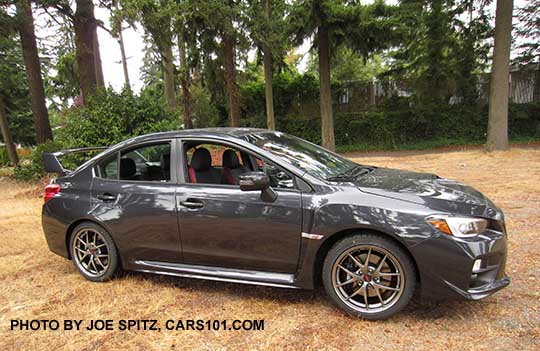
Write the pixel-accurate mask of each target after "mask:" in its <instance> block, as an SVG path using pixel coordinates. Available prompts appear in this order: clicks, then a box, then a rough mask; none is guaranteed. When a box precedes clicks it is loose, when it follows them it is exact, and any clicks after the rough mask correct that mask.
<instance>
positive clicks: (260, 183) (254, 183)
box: [239, 172, 277, 202]
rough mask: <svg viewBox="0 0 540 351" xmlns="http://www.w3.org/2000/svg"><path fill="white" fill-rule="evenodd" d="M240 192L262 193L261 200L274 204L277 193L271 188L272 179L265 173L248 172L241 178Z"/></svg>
mask: <svg viewBox="0 0 540 351" xmlns="http://www.w3.org/2000/svg"><path fill="white" fill-rule="evenodd" d="M239 180H240V181H239V184H240V190H242V191H255V190H260V191H261V199H262V200H263V201H265V202H274V201H275V200H276V198H277V193H276V192H275V191H274V189H272V188H271V187H270V178H269V177H268V176H267V175H266V173H264V172H248V173H245V174H242V175H241V176H240V177H239Z"/></svg>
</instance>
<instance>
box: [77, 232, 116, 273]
mask: <svg viewBox="0 0 540 351" xmlns="http://www.w3.org/2000/svg"><path fill="white" fill-rule="evenodd" d="M69 246H70V252H71V259H72V260H73V264H74V265H75V268H77V270H78V271H79V273H81V275H82V276H83V277H85V278H86V279H88V280H91V281H94V282H103V281H107V280H110V279H112V278H113V277H114V274H115V273H116V272H117V270H118V252H117V250H116V246H115V245H114V242H113V239H112V238H111V236H110V235H109V233H107V231H106V230H105V229H103V228H102V227H100V226H98V225H97V224H94V223H91V222H85V223H81V224H79V225H78V226H77V227H76V228H75V229H74V230H73V234H72V235H71V238H70V245H69Z"/></svg>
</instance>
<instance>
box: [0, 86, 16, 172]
mask: <svg viewBox="0 0 540 351" xmlns="http://www.w3.org/2000/svg"><path fill="white" fill-rule="evenodd" d="M0 129H1V131H2V139H4V144H6V149H7V153H8V157H9V162H11V165H12V166H17V165H18V164H19V156H17V148H16V147H15V144H14V143H13V139H12V138H11V132H10V130H9V124H8V119H7V110H6V105H5V104H4V99H3V98H2V96H0Z"/></svg>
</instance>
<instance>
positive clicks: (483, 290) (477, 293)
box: [447, 275, 510, 300]
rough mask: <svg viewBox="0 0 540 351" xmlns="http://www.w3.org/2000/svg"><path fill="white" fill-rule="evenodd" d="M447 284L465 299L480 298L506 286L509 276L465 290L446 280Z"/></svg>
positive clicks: (508, 282)
mask: <svg viewBox="0 0 540 351" xmlns="http://www.w3.org/2000/svg"><path fill="white" fill-rule="evenodd" d="M447 284H448V285H449V286H450V288H452V289H453V290H454V291H456V292H457V293H458V294H460V295H461V296H463V297H464V298H465V299H467V300H481V299H483V298H485V297H488V296H489V295H491V294H493V293H495V292H497V291H499V290H501V289H502V288H505V287H507V286H508V285H509V284H510V277H508V276H507V275H505V276H504V277H503V278H502V279H499V280H494V281H492V282H491V283H488V284H485V285H483V286H480V287H478V288H472V289H469V290H467V291H464V290H461V289H460V288H458V287H457V286H453V285H451V284H450V283H448V282H447Z"/></svg>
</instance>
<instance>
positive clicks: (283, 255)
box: [176, 140, 302, 273]
mask: <svg viewBox="0 0 540 351" xmlns="http://www.w3.org/2000/svg"><path fill="white" fill-rule="evenodd" d="M201 142H202V141H201ZM193 143H197V140H189V141H185V142H184V143H183V144H182V145H183V151H182V153H181V154H182V156H181V159H182V164H183V165H184V167H185V169H184V171H183V172H180V173H183V174H186V176H185V178H186V179H180V183H179V185H178V188H177V191H176V197H177V204H178V217H179V225H180V234H181V238H182V249H183V257H184V262H185V263H187V264H195V265H205V266H219V267H229V268H238V269H246V270H258V271H269V272H283V273H293V272H295V271H296V268H297V263H298V255H299V251H300V239H301V224H302V210H301V209H302V204H301V193H300V191H298V190H297V189H295V188H294V187H289V188H279V187H275V188H274V190H275V191H276V192H277V194H278V196H277V199H276V200H275V201H274V202H265V201H263V200H262V199H261V192H260V191H242V190H240V187H239V186H238V185H227V184H220V183H217V182H214V183H190V179H189V177H188V176H187V173H188V170H187V168H188V167H189V164H188V163H189V160H187V157H186V156H187V155H186V152H187V151H189V150H187V145H188V144H191V145H193ZM216 145H219V146H221V147H222V151H221V152H223V151H224V150H225V149H229V148H232V149H235V151H236V148H237V146H234V145H230V144H226V143H223V142H221V143H219V144H216ZM242 153H243V154H244V155H246V153H245V152H244V151H242ZM212 155H217V157H219V155H220V152H219V151H217V152H216V150H215V149H214V150H212ZM215 157H216V156H213V158H215ZM244 161H246V162H247V160H244ZM214 163H216V162H215V160H214ZM217 163H219V162H217ZM246 166H247V164H246ZM215 168H216V169H219V167H217V165H216V167H215ZM251 170H253V168H251Z"/></svg>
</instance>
